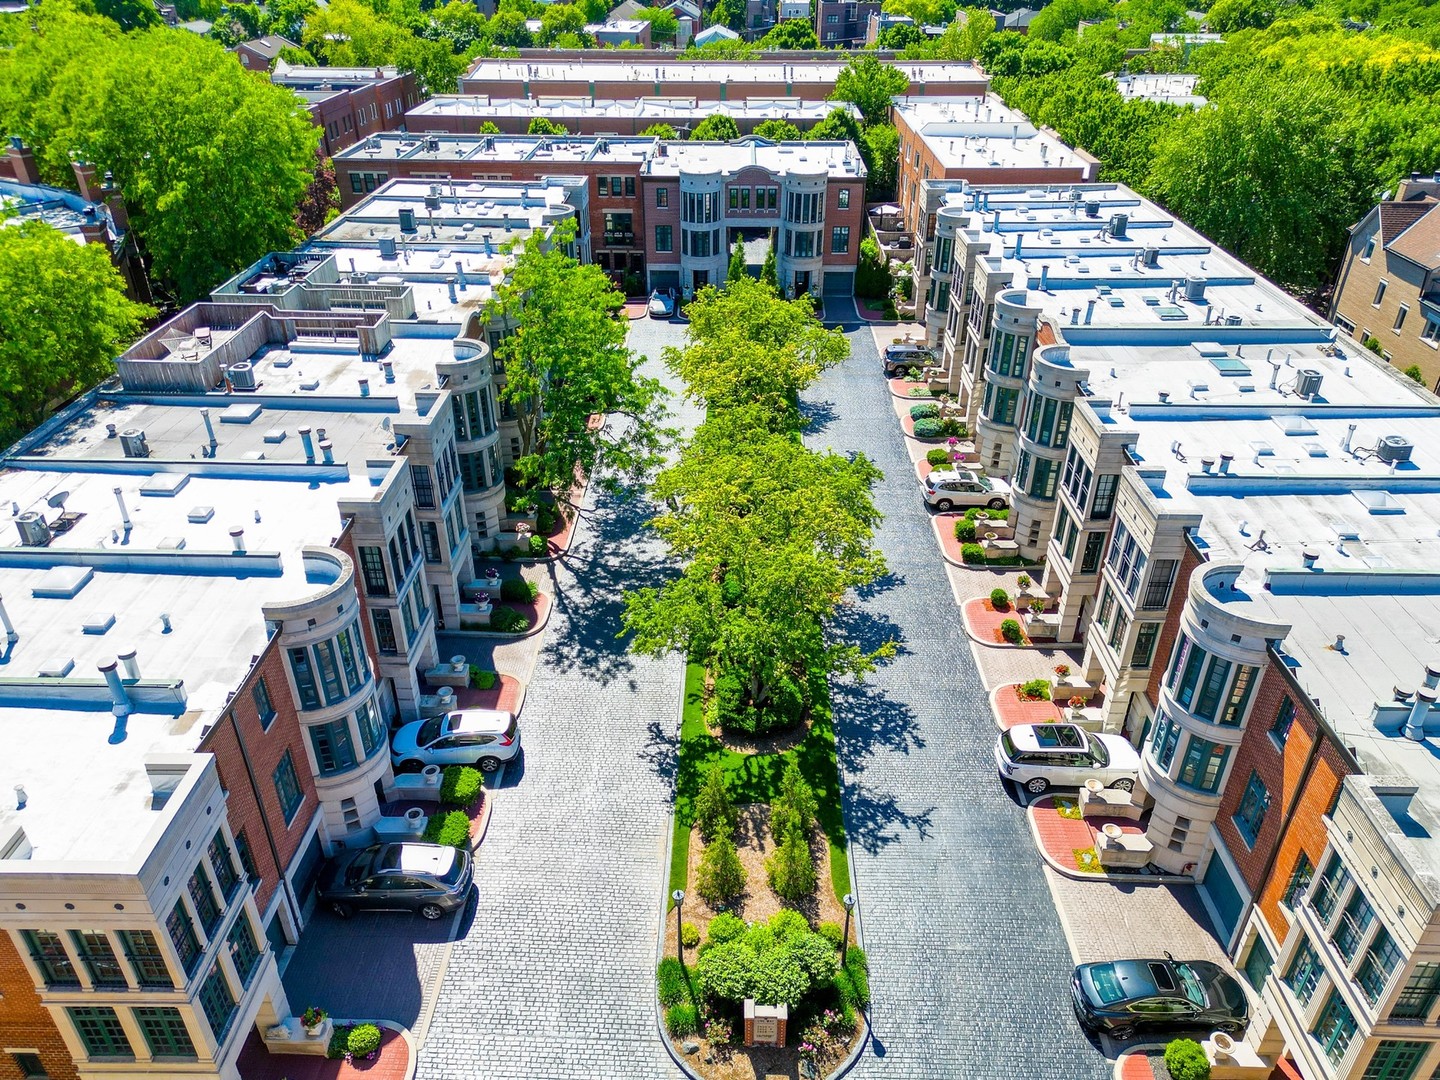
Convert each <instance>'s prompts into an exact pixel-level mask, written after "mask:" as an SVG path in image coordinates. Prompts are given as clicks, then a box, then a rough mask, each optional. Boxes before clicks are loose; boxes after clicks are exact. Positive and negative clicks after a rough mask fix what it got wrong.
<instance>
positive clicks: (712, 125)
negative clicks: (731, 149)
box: [690, 113, 740, 142]
mask: <svg viewBox="0 0 1440 1080" xmlns="http://www.w3.org/2000/svg"><path fill="white" fill-rule="evenodd" d="M739 137H740V129H739V128H738V127H737V126H736V125H735V121H734V120H732V119H730V117H728V116H725V115H722V114H721V113H716V114H714V115H713V116H707V117H706V118H705V119H704V120H701V121H700V123H698V124H696V125H695V130H694V131H692V132H691V133H690V138H692V139H708V140H715V141H724V142H728V141H730V140H731V139H738V138H739Z"/></svg>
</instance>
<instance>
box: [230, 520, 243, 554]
mask: <svg viewBox="0 0 1440 1080" xmlns="http://www.w3.org/2000/svg"><path fill="white" fill-rule="evenodd" d="M230 542H231V543H233V544H234V545H235V554H237V555H242V554H244V552H245V530H244V529H243V528H241V527H240V526H239V525H236V526H235V527H234V528H233V529H231V530H230Z"/></svg>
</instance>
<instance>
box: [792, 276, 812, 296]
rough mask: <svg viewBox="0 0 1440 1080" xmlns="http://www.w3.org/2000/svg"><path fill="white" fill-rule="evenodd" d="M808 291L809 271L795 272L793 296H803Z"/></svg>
mask: <svg viewBox="0 0 1440 1080" xmlns="http://www.w3.org/2000/svg"><path fill="white" fill-rule="evenodd" d="M809 291H810V271H809V270H796V271H795V295H796V296H803V295H805V294H806V293H808V292H809Z"/></svg>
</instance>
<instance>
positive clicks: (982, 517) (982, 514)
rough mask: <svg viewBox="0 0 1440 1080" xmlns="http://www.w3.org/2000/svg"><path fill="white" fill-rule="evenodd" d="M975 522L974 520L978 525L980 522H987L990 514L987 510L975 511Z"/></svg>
mask: <svg viewBox="0 0 1440 1080" xmlns="http://www.w3.org/2000/svg"><path fill="white" fill-rule="evenodd" d="M975 520H976V522H977V523H978V522H981V521H989V520H990V512H989V511H988V510H976V511H975Z"/></svg>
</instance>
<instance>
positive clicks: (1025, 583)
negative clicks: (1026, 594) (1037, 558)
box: [1015, 574, 1030, 589]
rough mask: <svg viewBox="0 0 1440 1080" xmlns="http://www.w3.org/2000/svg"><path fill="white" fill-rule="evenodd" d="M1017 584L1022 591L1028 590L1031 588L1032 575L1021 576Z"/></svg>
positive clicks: (1017, 579) (1016, 580)
mask: <svg viewBox="0 0 1440 1080" xmlns="http://www.w3.org/2000/svg"><path fill="white" fill-rule="evenodd" d="M1015 584H1016V585H1018V586H1019V587H1020V588H1021V589H1028V588H1029V587H1030V575H1029V574H1021V575H1020V576H1019V577H1018V578H1016V579H1015Z"/></svg>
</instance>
